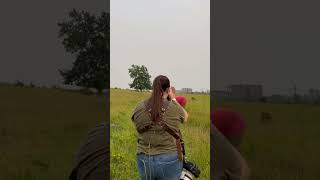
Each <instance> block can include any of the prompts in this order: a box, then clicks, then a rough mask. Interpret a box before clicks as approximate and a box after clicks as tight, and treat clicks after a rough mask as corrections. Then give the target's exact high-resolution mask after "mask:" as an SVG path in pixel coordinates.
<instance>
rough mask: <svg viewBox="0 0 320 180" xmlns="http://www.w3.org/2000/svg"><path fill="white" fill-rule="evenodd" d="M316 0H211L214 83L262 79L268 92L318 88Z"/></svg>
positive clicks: (319, 60)
mask: <svg viewBox="0 0 320 180" xmlns="http://www.w3.org/2000/svg"><path fill="white" fill-rule="evenodd" d="M319 17H320V11H319V2H318V1H310V0H305V1H297V0H270V1H257V0H241V1H232V2H231V1H223V0H219V1H215V18H214V30H215V34H214V42H213V43H214V48H215V51H214V52H211V53H214V56H215V57H216V58H215V64H214V69H211V71H215V72H214V86H215V87H216V88H224V87H226V86H227V85H229V84H231V83H240V82H242V83H260V84H263V85H264V90H265V93H266V94H271V93H289V88H292V87H293V82H295V83H296V85H297V88H298V91H299V92H305V91H306V90H307V89H308V88H310V87H316V88H320V81H319V77H320V70H319V68H320V33H319V32H320V23H319Z"/></svg>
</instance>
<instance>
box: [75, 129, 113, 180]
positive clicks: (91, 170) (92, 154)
mask: <svg viewBox="0 0 320 180" xmlns="http://www.w3.org/2000/svg"><path fill="white" fill-rule="evenodd" d="M108 132H109V129H108V126H107V125H106V124H101V125H99V126H97V127H95V128H93V129H92V130H91V131H90V132H89V134H88V136H87V139H86V140H85V141H84V143H83V144H82V146H81V147H80V149H79V151H78V153H77V155H76V158H75V161H76V162H75V166H74V168H73V170H72V172H71V175H70V177H69V180H107V179H110V178H109V173H108V169H109V160H110V159H109V138H108V137H107V136H108Z"/></svg>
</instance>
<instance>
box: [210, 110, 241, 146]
mask: <svg viewBox="0 0 320 180" xmlns="http://www.w3.org/2000/svg"><path fill="white" fill-rule="evenodd" d="M212 119H213V124H214V125H215V127H216V128H217V129H218V130H219V131H220V132H221V133H222V134H223V135H224V136H225V137H226V138H227V139H228V140H229V141H230V143H231V144H232V145H233V146H234V147H236V148H237V149H238V147H239V145H240V144H241V141H242V138H243V135H244V131H245V122H244V119H243V117H242V116H241V115H240V113H238V112H236V111H234V110H232V109H230V108H217V109H216V110H215V111H214V112H213V114H212Z"/></svg>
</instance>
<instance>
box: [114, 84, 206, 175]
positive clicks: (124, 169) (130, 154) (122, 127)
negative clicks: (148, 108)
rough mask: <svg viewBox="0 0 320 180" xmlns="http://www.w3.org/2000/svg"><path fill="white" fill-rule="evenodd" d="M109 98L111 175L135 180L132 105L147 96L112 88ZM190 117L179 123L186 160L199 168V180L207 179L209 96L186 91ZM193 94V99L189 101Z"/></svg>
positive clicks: (146, 94) (134, 130) (135, 166)
mask: <svg viewBox="0 0 320 180" xmlns="http://www.w3.org/2000/svg"><path fill="white" fill-rule="evenodd" d="M110 95H111V96H110V101H111V106H110V107H111V110H110V112H111V122H110V123H111V124H110V126H111V132H110V133H111V141H110V142H111V144H110V151H111V161H110V162H111V164H110V166H111V177H112V179H113V180H122V179H128V177H130V179H134V180H136V179H137V180H138V179H140V178H139V175H138V169H137V165H136V156H135V153H136V134H137V133H136V129H135V127H134V124H133V123H132V121H131V115H132V112H133V110H134V108H135V106H136V105H137V104H138V103H139V102H140V101H142V100H144V99H145V98H147V97H148V96H149V93H145V92H144V93H141V92H135V91H127V90H116V89H112V90H111V93H110ZM186 96H187V98H188V104H187V107H186V109H187V111H188V113H189V116H190V117H189V120H188V122H187V123H186V124H184V125H182V130H181V131H182V135H183V137H184V140H185V143H186V145H185V146H186V151H187V152H186V153H187V157H188V159H190V160H192V161H195V162H196V164H197V165H198V166H199V167H200V169H201V175H200V178H198V179H199V180H208V179H210V173H209V172H210V137H209V135H210V120H209V118H210V115H209V114H210V98H209V95H196V94H188V95H186ZM192 97H194V98H195V100H192Z"/></svg>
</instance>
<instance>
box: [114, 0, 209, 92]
mask: <svg viewBox="0 0 320 180" xmlns="http://www.w3.org/2000/svg"><path fill="white" fill-rule="evenodd" d="M110 16H111V22H110V26H111V29H110V36H111V40H110V44H111V55H110V58H111V64H110V82H111V87H121V88H129V85H128V84H129V83H131V82H132V79H130V77H129V74H128V68H129V67H130V66H131V65H132V64H136V65H145V66H146V67H147V68H148V70H149V73H150V74H151V76H152V79H151V81H153V78H154V77H155V76H157V75H159V74H163V75H167V76H168V77H169V79H170V80H171V84H172V85H173V86H175V87H176V88H177V89H181V88H184V87H190V88H193V89H194V90H204V89H209V88H210V0H174V1H173V0H161V1H159V0H157V1H155V0H134V1H133V0H111V2H110Z"/></svg>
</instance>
